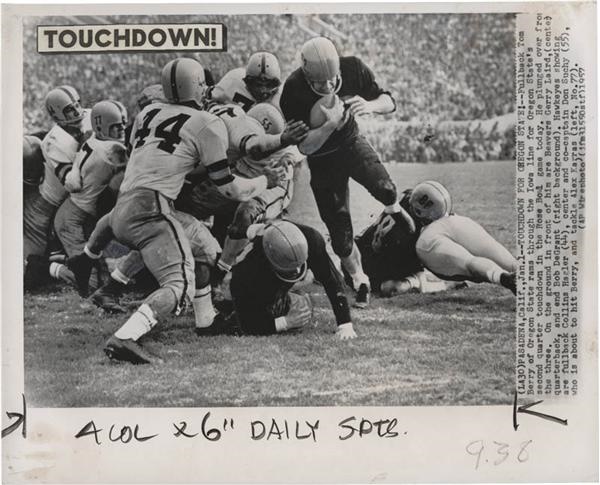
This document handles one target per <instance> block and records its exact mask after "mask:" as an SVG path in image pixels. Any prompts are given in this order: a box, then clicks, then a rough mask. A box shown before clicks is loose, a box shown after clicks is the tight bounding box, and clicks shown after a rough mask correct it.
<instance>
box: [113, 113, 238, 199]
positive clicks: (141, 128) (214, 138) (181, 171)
mask: <svg viewBox="0 0 600 485" xmlns="http://www.w3.org/2000/svg"><path fill="white" fill-rule="evenodd" d="M130 143H131V147H132V153H131V157H130V159H129V162H128V164H127V169H126V170H125V177H124V179H123V183H122V184H121V192H127V191H130V190H132V189H136V188H147V189H152V190H156V191H157V192H160V193H161V194H163V195H164V196H165V197H167V198H169V199H175V198H176V197H177V195H178V194H179V192H180V191H181V188H182V186H183V183H184V180H185V176H186V175H187V174H188V173H190V172H191V171H192V170H194V169H195V168H196V167H197V166H199V165H203V166H204V167H206V169H207V170H208V172H209V174H210V173H211V166H212V168H213V169H214V170H213V171H217V172H218V171H220V170H222V169H223V164H225V166H226V165H227V145H228V137H227V128H226V127H225V124H224V123H223V122H222V121H221V120H220V119H219V118H217V117H216V116H215V115H212V114H210V113H208V112H206V111H199V110H197V109H194V108H191V107H188V106H183V105H176V104H168V103H154V104H150V105H148V106H147V107H146V108H144V110H142V112H141V113H140V114H139V115H138V116H137V117H136V119H135V121H134V123H133V126H132V129H131V138H130ZM227 171H228V169H227Z"/></svg>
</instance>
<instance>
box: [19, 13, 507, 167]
mask: <svg viewBox="0 0 600 485" xmlns="http://www.w3.org/2000/svg"><path fill="white" fill-rule="evenodd" d="M320 19H321V20H323V21H324V22H325V23H326V24H328V25H331V26H333V27H334V28H335V29H337V30H338V31H339V32H340V33H341V34H342V35H341V36H339V37H337V38H335V41H336V44H337V46H338V48H339V50H340V51H341V54H342V55H344V54H347V55H349V54H352V55H357V56H359V57H361V58H363V59H365V60H367V62H368V63H369V65H370V67H371V68H372V69H373V71H374V72H376V73H377V77H378V81H379V82H380V84H381V85H382V86H384V87H385V89H389V90H390V91H391V92H392V94H393V96H394V98H395V100H396V102H397V107H398V108H397V110H396V112H395V113H393V114H391V115H388V116H387V117H386V118H385V119H386V123H378V124H377V126H376V127H375V128H373V129H369V130H367V131H368V137H369V140H370V141H371V142H372V143H373V144H374V145H375V147H376V148H377V149H378V150H379V151H380V152H381V154H382V156H383V158H384V160H386V161H396V162H442V161H480V160H498V159H513V158H514V131H513V130H512V129H508V130H505V131H501V130H494V131H492V132H491V133H483V132H481V131H478V130H472V129H471V128H467V127H465V126H456V127H453V128H451V129H444V130H435V136H433V137H429V138H427V140H426V139H425V137H424V136H422V135H423V132H424V128H422V127H421V128H418V127H417V126H418V124H419V123H422V126H424V125H425V124H433V125H435V124H436V123H437V122H439V121H442V120H454V121H459V120H485V119H491V118H494V117H496V116H501V115H505V114H507V113H511V112H513V111H514V99H513V92H514V76H513V65H514V62H513V59H512V52H513V48H512V45H513V43H514V38H513V32H514V20H513V17H512V16H511V15H509V14H507V15H504V14H470V15H422V14H420V15H416V14H415V15H389V14H387V15H321V16H320ZM64 20H65V19H64V18H60V17H54V18H52V19H44V22H41V23H64ZM69 20H70V21H73V22H75V21H76V20H77V21H79V22H84V23H93V22H92V21H89V19H88V20H87V21H86V20H85V19H84V20H82V19H75V18H71V19H69ZM106 20H107V21H109V22H115V23H133V22H139V23H148V22H153V23H160V22H165V23H167V22H169V23H177V22H194V21H200V20H201V21H206V22H222V23H224V24H225V25H226V26H227V31H228V34H227V38H228V49H227V52H226V53H195V54H193V57H194V58H196V59H197V60H198V61H200V62H201V63H202V64H203V65H204V66H206V67H207V68H209V69H210V71H211V72H212V74H213V77H214V79H215V80H217V81H218V80H219V79H220V78H221V77H222V76H223V75H224V74H225V73H226V72H227V71H229V70H230V69H232V68H234V67H238V66H240V65H244V64H245V62H246V61H247V56H248V53H249V52H255V51H259V50H268V51H271V52H274V53H276V54H277V56H278V58H279V61H280V65H281V69H282V76H283V77H284V78H285V77H287V76H288V75H289V74H290V73H291V71H293V70H294V69H295V67H296V66H297V64H298V62H297V48H298V43H299V42H302V41H304V40H307V39H308V38H310V37H311V32H310V30H308V29H307V28H306V27H305V26H303V25H302V23H301V21H300V20H299V18H298V17H297V16H292V15H262V16H258V15H256V16H241V15H232V16H218V15H209V16H204V17H202V19H195V18H190V17H189V16H155V17H152V18H149V17H143V16H140V17H134V18H132V17H128V18H127V19H126V22H125V18H124V17H120V16H114V17H107V18H106ZM27 22H28V23H29V24H30V25H28V24H27ZM73 22H69V23H73ZM37 23H40V22H39V19H36V20H28V21H26V25H25V29H24V32H25V46H24V49H25V53H24V73H23V74H24V75H23V80H24V86H23V89H24V126H25V131H26V132H34V131H36V130H42V129H47V128H48V126H49V125H50V119H49V117H48V116H47V114H46V113H45V111H44V109H43V98H44V96H45V93H47V92H48V91H49V90H50V89H52V87H53V86H56V85H58V84H62V83H65V84H68V83H70V84H72V85H74V87H76V88H77V89H79V91H80V92H81V93H84V99H83V102H84V104H85V105H86V106H92V105H93V104H94V103H96V102H98V101H100V100H101V99H106V98H115V99H120V100H123V102H124V104H125V106H126V108H127V109H128V111H129V112H130V113H132V114H133V113H135V112H136V107H135V99H136V96H137V94H138V93H139V92H140V91H141V90H142V89H143V88H144V87H145V86H146V85H148V84H149V83H151V82H158V81H159V80H158V78H157V73H158V72H160V66H162V65H164V64H165V63H166V62H167V61H168V60H169V59H170V58H171V57H172V54H170V53H157V54H154V53H127V54H87V55H81V54H80V55H77V56H72V55H56V54H54V55H38V54H37V53H36V34H35V32H36V31H35V28H34V26H35V24H37ZM321 33H323V32H321ZM325 34H327V33H325ZM392 61H393V62H392ZM133 73H135V75H134V74H133ZM432 119H433V120H436V123H431V120H432ZM398 121H400V122H408V123H411V124H409V125H406V126H405V125H402V124H400V123H396V122H398Z"/></svg>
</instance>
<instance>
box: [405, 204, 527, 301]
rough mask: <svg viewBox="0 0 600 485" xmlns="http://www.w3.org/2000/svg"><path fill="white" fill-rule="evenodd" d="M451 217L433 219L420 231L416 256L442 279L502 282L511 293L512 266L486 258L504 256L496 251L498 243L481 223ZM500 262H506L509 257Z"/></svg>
mask: <svg viewBox="0 0 600 485" xmlns="http://www.w3.org/2000/svg"><path fill="white" fill-rule="evenodd" d="M454 217H457V216H450V217H445V218H442V219H439V220H437V221H434V222H432V223H431V224H429V225H428V226H426V227H425V229H424V230H423V232H422V233H421V236H420V237H419V239H418V241H417V255H418V256H419V259H421V261H422V262H423V265H424V266H425V267H427V268H428V269H429V270H430V271H432V272H433V273H435V274H437V275H439V276H441V277H443V278H445V279H469V280H472V281H475V282H482V281H487V282H490V283H495V284H502V285H503V286H506V287H508V288H509V289H511V291H513V292H514V288H513V286H514V279H513V280H512V283H513V285H511V282H510V278H511V276H510V275H511V274H514V273H513V272H512V268H508V267H507V269H505V268H504V267H502V266H500V264H499V263H498V261H496V260H494V259H490V258H489V257H488V256H492V257H494V258H496V257H497V256H498V255H502V256H503V257H506V254H504V252H503V251H498V248H497V245H499V243H498V242H497V241H495V240H494V239H493V238H492V237H491V236H490V235H489V234H488V233H487V232H486V231H485V230H483V228H481V226H479V225H478V224H475V225H473V224H471V222H473V221H471V220H470V219H469V222H467V221H464V220H461V219H468V218H461V219H455V220H451V219H453V218H454ZM465 222H467V223H466V224H464V223H465ZM478 237H481V238H482V242H478V241H476V239H477V238H478ZM485 245H493V246H494V250H492V251H488V250H487V249H486V248H485ZM513 259H514V258H513ZM502 263H503V264H506V263H510V258H507V259H506V261H502ZM509 266H510V264H509ZM514 269H516V260H515V266H514ZM507 278H508V279H507Z"/></svg>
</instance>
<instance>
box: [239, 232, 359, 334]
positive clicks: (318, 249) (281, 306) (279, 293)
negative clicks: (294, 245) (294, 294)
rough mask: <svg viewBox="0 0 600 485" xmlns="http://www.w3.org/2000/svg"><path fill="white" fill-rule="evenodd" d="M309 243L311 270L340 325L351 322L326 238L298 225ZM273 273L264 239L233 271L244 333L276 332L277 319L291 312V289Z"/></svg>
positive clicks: (341, 282)
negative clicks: (326, 244) (326, 245)
mask: <svg viewBox="0 0 600 485" xmlns="http://www.w3.org/2000/svg"><path fill="white" fill-rule="evenodd" d="M296 226H298V228H299V229H300V231H302V233H303V234H304V237H306V241H307V243H308V260H307V264H308V268H309V269H310V270H311V271H312V272H313V274H314V276H315V279H317V280H318V281H320V282H321V284H322V285H323V287H324V289H325V292H326V293H327V297H328V298H329V301H330V302H331V306H332V308H333V312H334V314H335V318H336V321H337V324H338V325H341V324H343V323H348V322H350V309H349V307H348V300H347V298H346V293H345V291H344V289H345V287H344V282H343V279H342V275H341V274H340V273H339V272H338V270H337V269H336V267H335V266H334V264H333V262H332V261H331V258H330V257H329V255H328V254H327V250H326V249H325V240H324V239H323V236H321V234H320V233H319V232H318V231H316V230H315V229H313V228H311V227H308V226H303V225H301V224H296ZM292 286H294V285H293V283H287V282H285V281H283V280H281V279H279V278H278V277H277V275H276V274H275V273H274V272H273V270H272V269H271V266H270V264H269V261H268V260H267V257H266V256H265V253H264V251H263V247H262V238H261V237H258V238H256V239H255V240H254V248H253V249H252V250H251V251H250V252H249V253H248V254H247V255H246V257H245V259H244V260H243V261H241V262H240V263H238V264H236V265H235V266H234V267H233V270H232V277H231V286H230V287H231V296H232V298H233V303H234V306H235V310H236V314H237V319H238V322H239V324H240V326H241V328H242V330H243V332H244V333H249V334H256V335H268V334H273V333H275V332H276V329H275V319H276V318H277V317H281V316H285V315H287V314H288V312H289V311H290V306H291V300H292V299H291V297H290V293H289V291H290V289H291V288H292Z"/></svg>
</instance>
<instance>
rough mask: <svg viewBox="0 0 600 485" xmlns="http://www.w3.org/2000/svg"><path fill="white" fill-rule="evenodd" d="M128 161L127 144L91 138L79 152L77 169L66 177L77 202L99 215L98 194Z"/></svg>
mask: <svg viewBox="0 0 600 485" xmlns="http://www.w3.org/2000/svg"><path fill="white" fill-rule="evenodd" d="M126 162H127V154H126V150H125V145H124V144H123V143H120V142H118V141H114V140H99V139H98V138H96V136H92V137H90V138H89V139H88V140H87V141H86V142H85V143H84V144H83V146H82V147H81V149H80V150H79V152H78V153H77V156H76V157H75V162H74V163H73V169H72V170H71V171H70V172H69V173H68V174H67V178H66V180H65V188H66V189H67V190H68V191H69V192H71V200H72V201H73V203H74V204H75V205H76V206H77V207H79V208H80V209H81V210H83V211H85V212H87V213H88V214H92V215H96V206H97V202H98V197H99V196H100V194H101V193H102V191H103V190H104V189H105V188H106V187H107V186H108V184H109V183H110V181H111V179H112V177H113V176H114V175H115V174H116V173H117V172H118V171H119V170H120V169H121V168H123V167H124V166H125V163H126Z"/></svg>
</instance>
